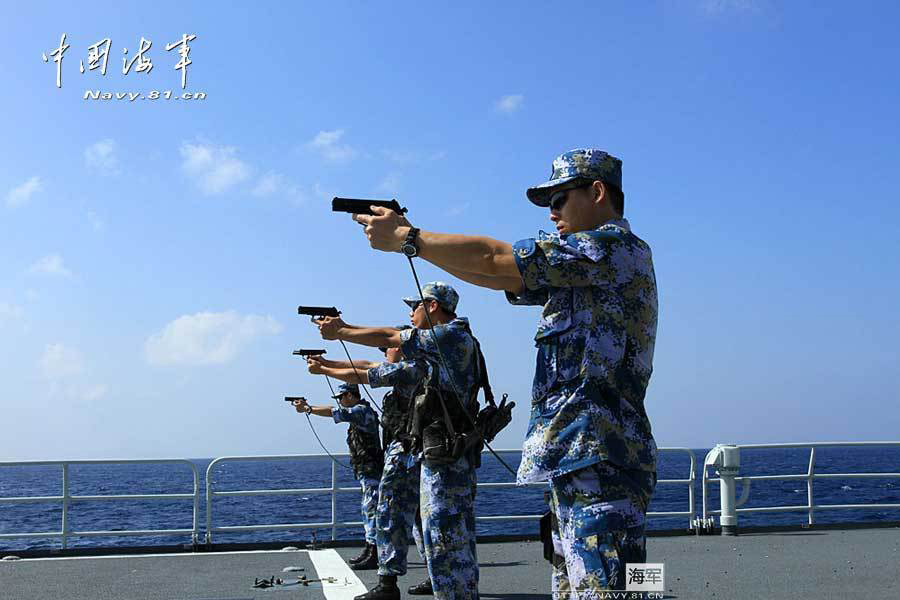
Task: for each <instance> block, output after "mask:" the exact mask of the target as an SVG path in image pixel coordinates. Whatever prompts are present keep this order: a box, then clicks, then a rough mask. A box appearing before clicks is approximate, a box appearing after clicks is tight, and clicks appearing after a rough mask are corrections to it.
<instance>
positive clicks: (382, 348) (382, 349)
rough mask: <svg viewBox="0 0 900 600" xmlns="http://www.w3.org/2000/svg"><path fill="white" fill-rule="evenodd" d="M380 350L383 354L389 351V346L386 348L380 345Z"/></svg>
mask: <svg viewBox="0 0 900 600" xmlns="http://www.w3.org/2000/svg"><path fill="white" fill-rule="evenodd" d="M378 350H380V351H381V353H382V354H384V353H385V352H387V348H385V347H384V346H378Z"/></svg>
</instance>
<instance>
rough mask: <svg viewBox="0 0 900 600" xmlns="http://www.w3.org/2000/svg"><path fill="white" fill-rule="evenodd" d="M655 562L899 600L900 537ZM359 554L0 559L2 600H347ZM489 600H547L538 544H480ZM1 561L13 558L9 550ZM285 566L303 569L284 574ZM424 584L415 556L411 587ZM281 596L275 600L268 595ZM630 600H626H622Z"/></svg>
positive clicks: (671, 594)
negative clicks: (305, 581) (301, 579)
mask: <svg viewBox="0 0 900 600" xmlns="http://www.w3.org/2000/svg"><path fill="white" fill-rule="evenodd" d="M647 546H648V561H650V562H661V563H664V565H665V590H664V592H663V596H662V597H665V598H682V599H693V598H716V599H724V600H744V599H747V600H759V599H767V600H779V599H785V600H787V599H791V600H794V599H798V598H816V599H819V600H827V599H829V598H834V599H839V598H840V599H844V598H850V597H860V598H869V597H877V598H898V597H900V583H898V581H897V574H898V572H900V528H898V527H896V526H892V527H879V528H858V529H857V528H853V529H849V528H845V529H816V528H812V529H798V530H786V531H758V532H745V533H742V534H741V535H740V536H737V537H722V536H718V535H708V536H690V535H666V536H656V535H654V536H651V537H649V538H648V541H647ZM358 551H359V548H358V547H338V548H325V549H320V550H307V549H301V550H290V551H285V550H252V551H238V552H233V551H212V552H181V553H170V554H126V555H112V556H66V557H40V558H24V557H23V558H21V559H20V560H4V561H0V599H2V600H8V599H9V600H12V599H15V600H19V599H22V600H44V599H46V600H50V599H58V598H66V599H67V600H106V599H120V598H121V599H126V598H127V599H131V598H134V599H147V600H176V599H178V600H201V599H203V600H213V599H215V600H237V599H250V598H253V599H265V598H269V599H271V598H273V597H276V598H277V597H280V598H291V597H298V598H299V597H302V598H304V599H309V600H319V599H323V598H324V599H325V600H351V599H352V598H353V596H355V595H357V594H360V593H363V592H364V591H365V589H366V587H367V586H372V585H373V584H374V582H375V581H376V580H377V575H376V574H375V571H362V572H356V571H351V570H350V569H349V567H347V565H346V562H345V561H346V559H347V558H349V557H351V556H354V555H356V554H358ZM478 553H479V554H478V558H479V564H480V573H481V581H480V595H481V597H482V598H484V599H485V600H547V599H549V598H550V582H549V572H550V568H549V565H548V564H547V563H546V562H545V561H544V560H543V557H542V551H541V545H540V543H539V542H537V541H529V540H524V541H502V542H494V541H492V542H486V543H482V542H479V544H478ZM3 554H10V553H9V552H4V553H3ZM287 567H295V568H299V569H303V571H295V572H285V571H284V569H285V568H287ZM298 575H306V577H307V578H309V579H319V578H327V577H333V578H334V581H333V582H326V583H324V584H322V583H311V584H310V585H308V586H302V585H296V584H295V585H282V586H276V587H274V588H270V589H256V588H254V587H253V583H254V580H255V579H256V578H260V579H263V578H266V579H268V578H270V577H272V576H275V577H281V578H283V579H284V580H285V583H289V582H292V581H296V580H297V576H298ZM424 577H425V569H424V565H423V564H422V562H421V560H420V559H419V556H418V554H417V553H416V551H415V548H412V549H411V551H410V556H409V573H407V575H406V576H404V577H401V578H400V579H399V584H400V586H401V590H403V597H404V598H406V597H408V595H407V594H406V592H405V590H406V587H407V586H409V585H412V584H415V583H418V582H419V581H421V580H422V579H423V578H424ZM273 594H274V596H273ZM620 597H622V598H627V597H628V596H625V595H623V596H620Z"/></svg>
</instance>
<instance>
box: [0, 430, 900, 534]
mask: <svg viewBox="0 0 900 600" xmlns="http://www.w3.org/2000/svg"><path fill="white" fill-rule="evenodd" d="M707 451H708V449H697V450H694V453H695V455H696V458H697V462H698V466H697V482H696V483H695V485H694V491H695V511H696V514H697V515H698V516H699V515H701V514H702V495H701V484H700V476H701V472H702V467H701V466H700V464H701V463H702V461H703V458H704V456H705V455H706V452H707ZM503 458H504V460H506V461H507V462H508V463H509V464H510V465H511V466H512V467H513V468H515V467H516V466H517V464H518V460H519V456H518V455H510V454H507V455H504V456H503ZM342 460H343V461H346V458H344V459H342ZM689 460H690V459H689V457H688V455H687V454H685V453H681V452H671V453H669V452H663V453H661V455H660V461H659V479H660V480H663V479H687V478H688V474H689V464H690V462H689ZM191 462H193V463H194V464H195V465H196V466H197V468H198V470H199V472H200V476H201V480H200V490H201V499H200V506H199V515H198V519H199V523H200V529H201V532H200V541H201V542H202V541H203V540H204V538H205V528H206V498H205V489H206V481H205V476H206V470H207V467H208V466H209V464H210V462H211V461H210V459H197V460H192V461H191ZM808 462H809V450H808V449H766V450H764V449H760V450H743V451H742V452H741V475H776V474H777V475H783V474H805V473H806V470H807V466H808ZM337 472H338V478H339V483H338V485H339V486H340V487H352V486H355V485H357V484H356V481H355V480H354V479H353V477H352V475H351V474H350V473H349V471H347V470H346V469H344V468H341V467H338V469H337ZM854 472H857V473H858V472H879V473H898V472H900V447H888V446H886V447H858V448H846V447H845V448H839V447H838V448H820V449H818V450H817V455H816V473H854ZM211 476H212V481H213V483H214V489H215V490H216V491H228V490H265V489H286V488H295V489H296V488H330V487H331V460H330V459H329V458H328V457H316V458H309V459H302V460H291V461H263V462H230V463H224V464H218V465H216V467H214V469H213V471H212V474H211ZM714 476H715V473H714V472H713V471H712V469H710V477H714ZM478 480H479V482H510V481H513V480H514V478H513V477H512V476H511V475H510V474H509V473H508V472H507V471H506V470H505V469H504V468H503V467H502V466H501V465H500V464H499V463H497V461H496V460H495V459H494V458H493V457H491V456H488V455H486V456H485V458H484V461H483V464H482V467H481V468H480V469H479V470H478ZM69 482H70V492H69V493H70V494H71V495H73V496H81V495H104V494H166V493H187V494H189V493H191V492H192V485H193V477H192V474H191V470H190V468H189V467H188V466H187V465H184V464H181V465H179V464H131V465H106V464H100V465H71V466H70V467H69ZM544 489H545V488H544V487H543V486H541V487H527V488H511V489H481V490H479V491H478V496H477V500H476V512H477V514H478V515H479V516H482V515H484V516H486V515H503V514H516V515H526V514H540V513H543V512H544V511H545V510H546V503H545V501H544ZM61 493H62V469H61V467H59V466H17V467H0V497H13V496H15V497H25V496H56V495H61ZM740 493H741V487H740V485H739V486H738V494H739V495H740ZM708 498H709V501H708V507H709V509H710V510H713V509H717V508H718V507H719V506H718V504H719V487H718V484H710V485H709V487H708ZM806 501H807V496H806V482H805V481H802V480H800V481H765V482H754V483H753V485H752V487H751V492H750V497H749V499H748V501H747V503H746V504H745V505H744V506H745V507H758V506H797V505H805V504H806ZM814 501H815V503H816V504H874V503H900V479H893V478H871V479H851V478H847V479H844V478H839V479H833V480H832V479H829V480H820V481H816V482H815V484H814ZM192 507H193V501H192V500H190V499H174V500H164V501H147V500H116V501H109V500H96V501H78V502H72V503H71V504H70V506H69V511H68V519H69V523H68V526H69V530H70V531H98V530H111V531H115V530H127V529H181V528H185V529H189V528H191V526H192ZM650 510H651V511H686V510H689V503H688V486H687V484H665V483H660V484H658V485H657V488H656V492H655V494H654V496H653V500H652V502H651V506H650ZM337 514H338V519H339V520H342V521H358V520H359V519H360V514H359V494H356V493H341V494H338V502H337ZM213 515H214V521H213V524H214V526H216V527H221V526H229V525H261V524H283V523H302V522H307V523H314V522H329V521H330V520H331V495H330V494H319V493H304V494H302V495H289V496H249V497H226V498H215V499H214V502H213ZM815 519H816V523H818V524H822V523H851V522H853V523H859V522H872V521H900V510H883V509H882V510H856V511H837V510H829V511H817V512H816V513H815ZM806 520H807V515H806V512H805V511H797V512H788V513H772V514H749V515H740V517H739V523H740V525H741V526H752V525H786V524H805V523H806ZM61 522H62V505H61V502H52V503H49V502H42V503H34V502H4V503H0V533H24V532H28V533H31V532H49V531H59V530H60V529H61ZM648 527H649V528H650V529H657V530H672V529H681V530H684V529H687V528H688V518H687V517H678V518H651V520H650V521H649V524H648ZM478 533H479V534H480V535H496V534H536V533H537V522H536V521H518V522H488V523H479V524H478ZM312 535H313V530H309V529H306V530H299V531H259V532H247V533H230V534H215V535H214V538H213V541H214V542H216V543H225V542H257V541H279V542H281V541H283V542H287V543H302V542H306V541H309V540H310V539H311V537H312ZM315 535H316V537H317V539H319V540H327V539H331V528H330V527H328V528H322V529H318V530H315ZM337 537H338V538H339V539H360V538H361V537H362V529H361V527H358V526H357V527H343V528H338V530H337ZM189 542H190V536H189V535H177V536H172V535H167V536H161V535H152V536H135V537H124V536H116V537H106V536H104V537H78V536H73V537H70V538H69V540H68V546H69V547H86V546H105V547H111V546H136V545H161V544H166V545H167V544H183V543H189ZM59 546H60V541H59V540H58V539H55V538H49V537H48V538H18V539H0V549H2V550H15V549H34V548H54V547H59Z"/></svg>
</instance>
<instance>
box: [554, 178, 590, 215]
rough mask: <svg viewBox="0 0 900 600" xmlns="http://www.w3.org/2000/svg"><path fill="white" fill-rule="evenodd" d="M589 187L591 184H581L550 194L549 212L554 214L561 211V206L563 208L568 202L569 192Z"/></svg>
mask: <svg viewBox="0 0 900 600" xmlns="http://www.w3.org/2000/svg"><path fill="white" fill-rule="evenodd" d="M591 185H593V183H582V184H580V185H575V186H572V187H568V188H565V189H562V190H558V191H556V192H553V193H552V194H550V204H549V206H550V210H552V211H554V212H559V211H561V210H562V208H563V206H565V205H566V202H568V200H569V192H571V191H572V190H580V189H581V188H586V187H590V186H591Z"/></svg>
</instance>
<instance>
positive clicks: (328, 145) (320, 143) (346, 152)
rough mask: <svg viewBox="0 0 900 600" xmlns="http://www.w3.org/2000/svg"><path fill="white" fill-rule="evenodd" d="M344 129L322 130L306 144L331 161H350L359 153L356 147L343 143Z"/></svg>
mask: <svg viewBox="0 0 900 600" xmlns="http://www.w3.org/2000/svg"><path fill="white" fill-rule="evenodd" d="M342 137H344V130H343V129H335V130H334V131H320V132H319V133H317V134H316V137H314V138H313V139H312V141H310V142H308V143H307V144H306V145H307V146H308V147H309V148H312V149H313V150H314V151H316V152H317V153H318V154H319V155H320V156H321V157H322V158H324V159H325V160H327V161H331V162H349V161H351V160H353V159H354V158H356V156H357V155H358V154H359V153H358V152H357V151H356V149H355V148H352V147H351V146H348V145H347V144H341V143H340V142H341V138H342Z"/></svg>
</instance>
